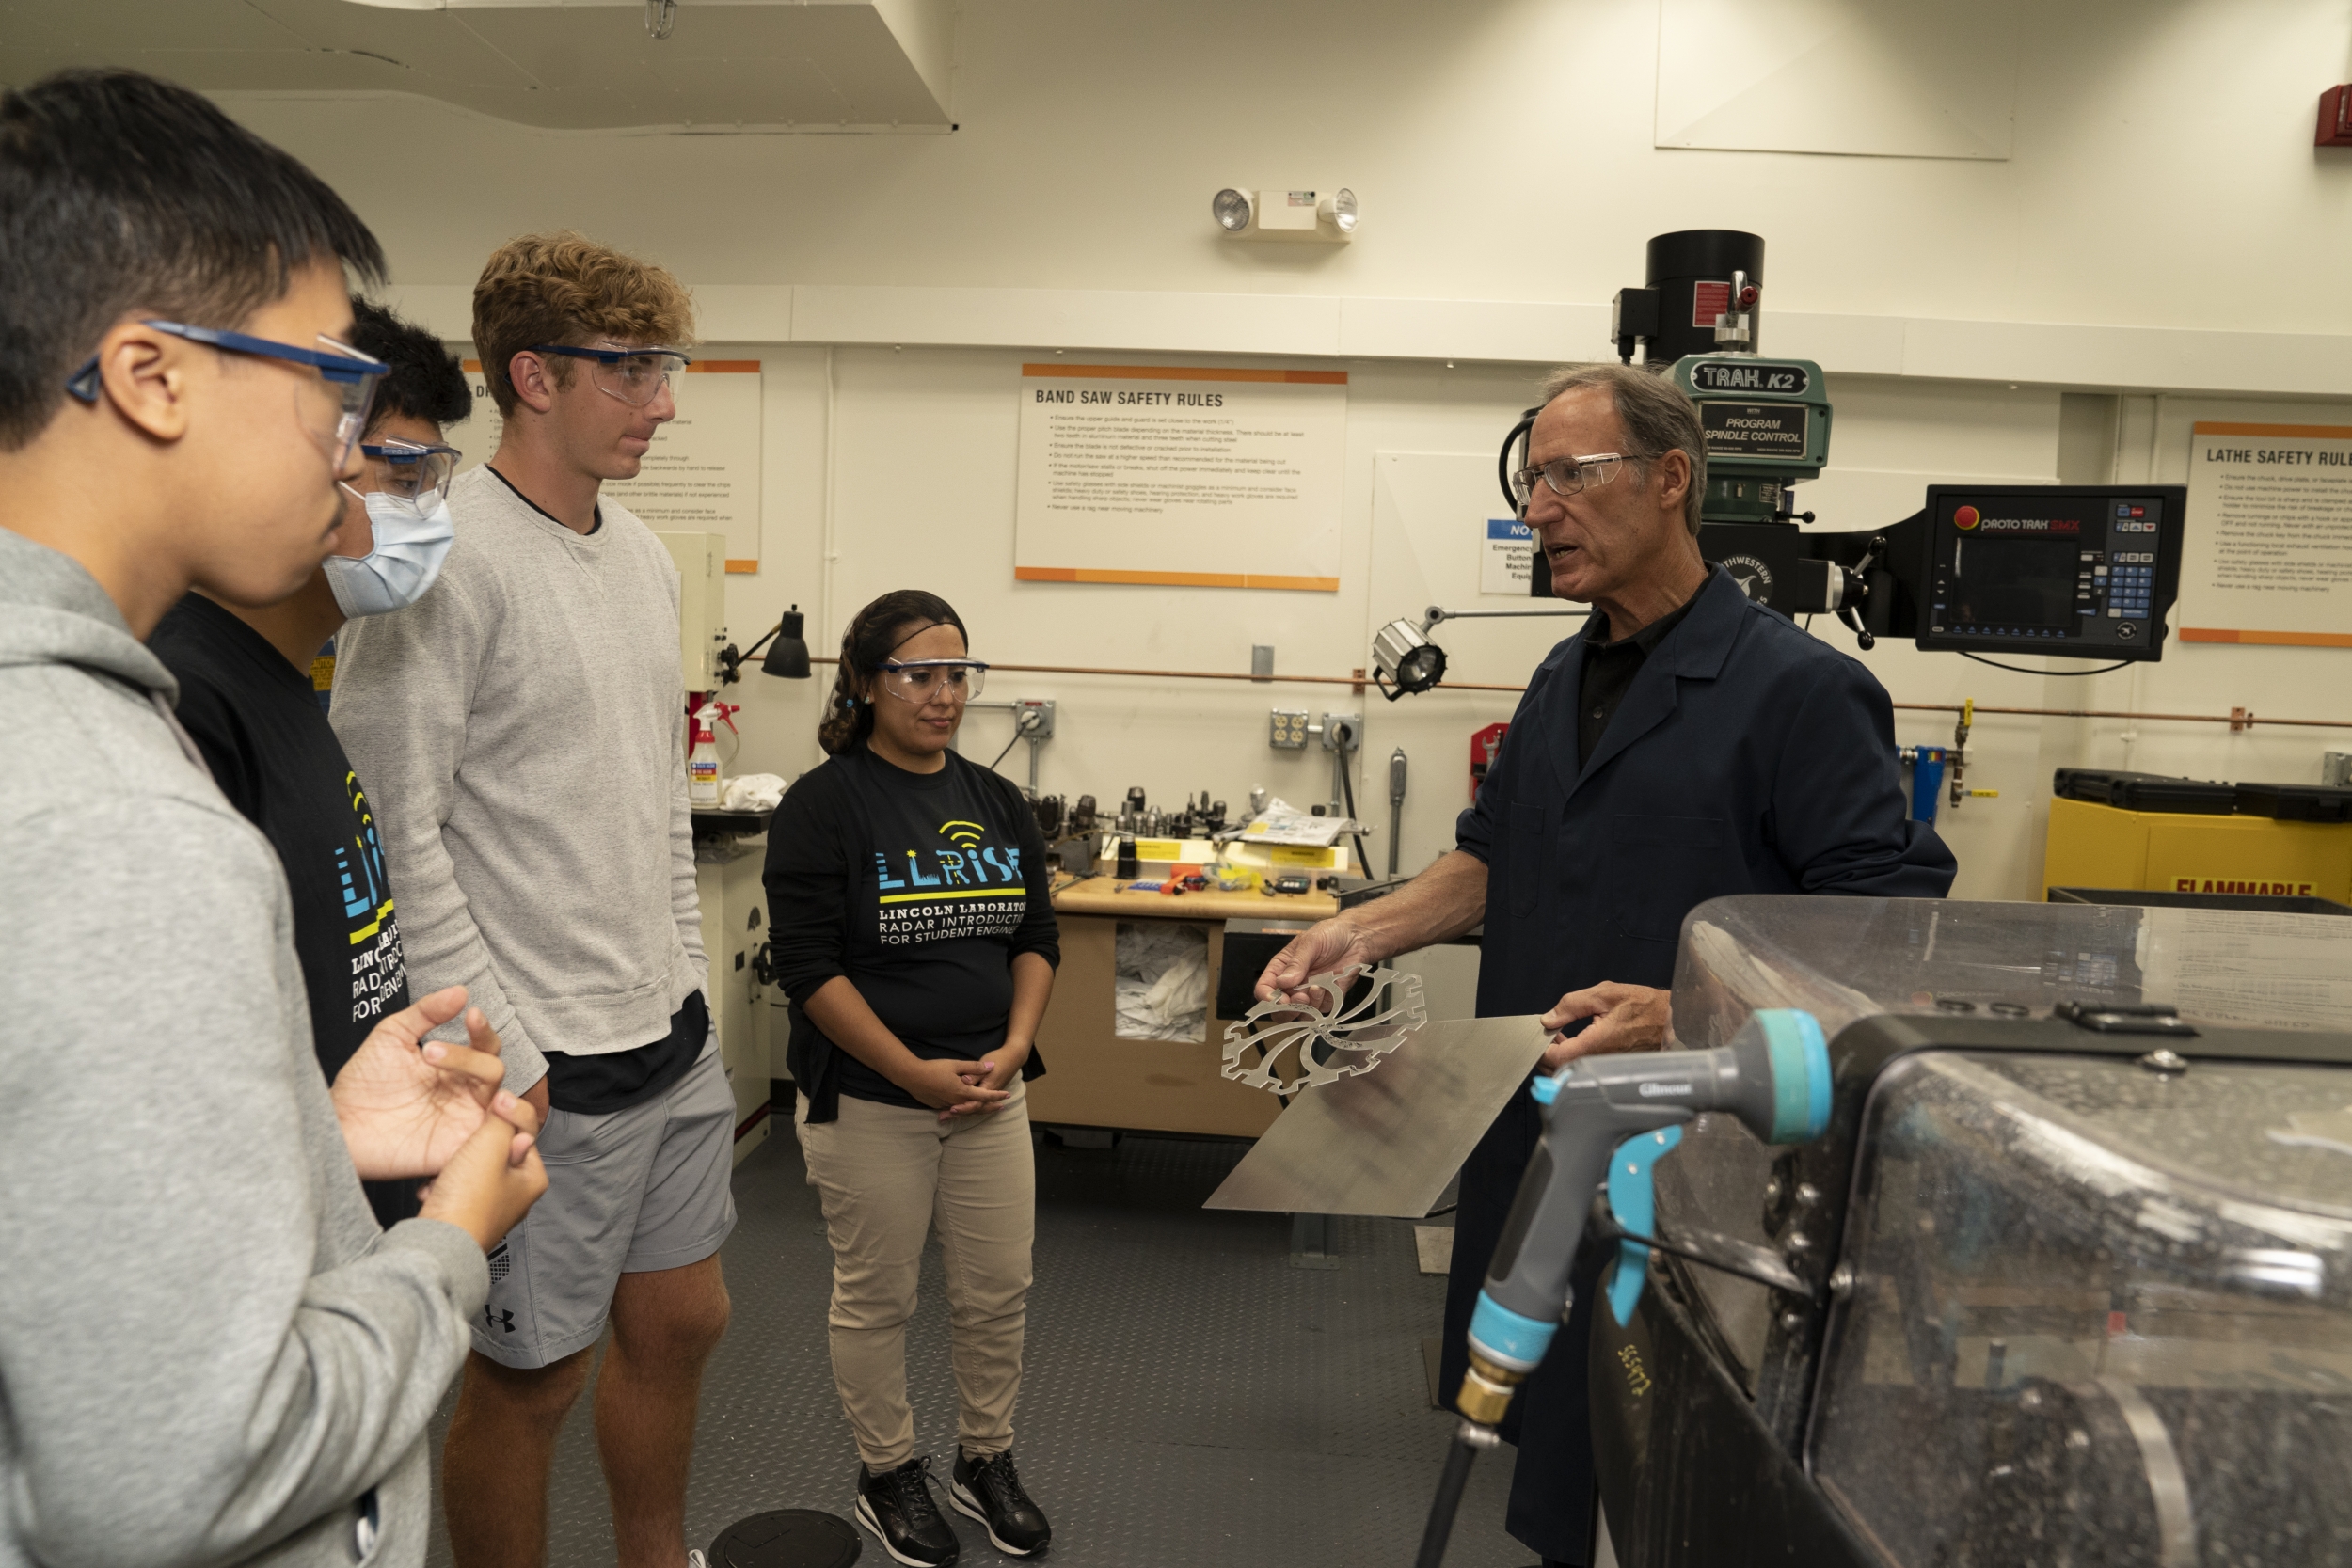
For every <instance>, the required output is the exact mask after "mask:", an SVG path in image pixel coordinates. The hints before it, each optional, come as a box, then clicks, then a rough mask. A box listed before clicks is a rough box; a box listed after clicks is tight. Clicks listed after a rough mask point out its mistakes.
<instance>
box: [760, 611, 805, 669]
mask: <svg viewBox="0 0 2352 1568" xmlns="http://www.w3.org/2000/svg"><path fill="white" fill-rule="evenodd" d="M802 626H803V617H802V614H801V610H800V607H799V606H798V605H795V606H793V607H792V608H791V609H790V610H786V611H785V612H784V622H783V624H782V625H781V626H777V627H776V636H775V641H772V642H771V643H769V644H768V657H765V658H763V659H761V660H760V661H759V673H761V674H763V675H781V676H783V677H784V678H785V679H786V680H788V681H804V680H806V679H808V644H807V643H806V642H805V641H802V638H801V631H802Z"/></svg>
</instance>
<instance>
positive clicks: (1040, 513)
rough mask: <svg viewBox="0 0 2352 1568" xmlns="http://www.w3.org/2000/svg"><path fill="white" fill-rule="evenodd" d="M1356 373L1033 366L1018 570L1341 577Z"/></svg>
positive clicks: (1269, 584)
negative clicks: (1350, 390)
mask: <svg viewBox="0 0 2352 1568" xmlns="http://www.w3.org/2000/svg"><path fill="white" fill-rule="evenodd" d="M1346 446H1347V372H1345V371H1286V370H1263V369H1240V368H1234V369H1223V368H1217V367H1212V366H1191V365H1182V366H1179V365H1063V364H1044V365H1024V366H1022V367H1021V452H1020V483H1019V485H1018V489H1017V497H1018V499H1017V505H1016V509H1015V519H1016V520H1015V527H1014V535H1013V576H1014V577H1015V578H1019V579H1021V580H1022V581H1024V582H1123V583H1139V584H1147V585H1152V586H1161V587H1192V588H1288V589H1306V590H1311V591H1314V592H1320V593H1327V594H1335V593H1337V592H1339V586H1340V481H1341V473H1342V469H1343V465H1344V461H1345V456H1346Z"/></svg>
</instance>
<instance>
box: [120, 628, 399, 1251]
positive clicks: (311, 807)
mask: <svg viewBox="0 0 2352 1568" xmlns="http://www.w3.org/2000/svg"><path fill="white" fill-rule="evenodd" d="M148 647H149V648H150V649H151V650H152V651H153V653H154V655H155V657H157V658H160V659H162V660H163V661H164V665H165V667H166V668H167V669H168V670H170V671H171V673H172V674H173V675H175V676H177V677H178V678H179V681H180V703H179V707H178V714H179V719H180V724H181V727H182V728H183V729H185V730H186V731H187V732H188V736H189V738H191V739H193V740H194V741H195V742H196V744H197V749H198V750H199V751H200V752H203V753H204V761H205V763H206V765H207V766H209V767H210V768H212V770H213V779H214V782H215V783H216V784H219V785H220V789H221V793H222V794H224V795H226V796H228V797H229V803H230V805H232V806H235V807H236V808H237V810H238V811H239V812H240V813H242V814H243V815H244V816H245V817H246V820H247V821H249V822H251V823H252V824H253V825H254V826H255V827H257V828H259V829H261V830H262V836H264V837H265V838H267V839H268V840H269V842H270V847H271V848H273V849H275V850H277V851H278V862H279V863H280V864H282V865H283V866H284V867H285V870H286V887H287V890H288V891H289V892H290V893H291V894H292V895H293V897H294V956H295V958H298V959H299V960H300V961H301V964H302V983H303V987H304V989H305V990H307V991H308V992H309V993H310V1039H311V1045H312V1047H313V1049H314V1050H315V1051H316V1052H317V1053H318V1059H319V1070H320V1071H322V1072H324V1073H326V1079H327V1082H328V1083H330V1084H331V1083H333V1082H334V1080H335V1074H336V1073H338V1072H340V1071H342V1066H343V1064H344V1063H345V1062H347V1061H349V1060H350V1059H351V1055H352V1053H353V1052H355V1051H357V1050H358V1049H359V1044H360V1042H361V1041H362V1040H365V1039H366V1038H367V1037H368V1032H369V1031H370V1030H372V1029H373V1028H374V1027H375V1026H376V1024H377V1023H378V1022H381V1021H382V1020H383V1019H384V1018H386V1017H387V1016H389V1014H392V1013H396V1012H398V1011H400V1009H401V1008H403V1007H405V1006H408V966H407V963H406V960H405V958H403V956H402V954H401V948H400V923H399V921H398V920H397V919H395V918H394V916H393V913H392V894H391V889H390V887H389V884H388V882H387V881H386V879H385V875H384V850H383V847H382V846H381V845H380V844H379V843H378V842H377V839H376V833H375V818H374V816H373V814H372V813H371V812H370V811H369V810H368V798H367V795H366V792H365V791H363V790H362V789H361V788H360V787H359V779H358V775H357V774H355V773H354V772H353V771H352V769H351V759H350V758H348V757H346V756H344V755H343V748H342V742H341V741H339V740H337V739H336V738H335V731H334V729H333V728H332V727H331V726H330V725H329V724H328V723H327V721H326V712H325V711H324V710H323V709H322V708H321V707H320V706H319V701H318V695H317V693H316V692H315V691H313V690H312V689H311V686H310V674H309V673H308V672H306V671H301V670H297V669H295V668H294V666H293V665H291V664H289V663H287V662H286V659H285V657H284V656H283V655H281V654H280V653H278V650H277V649H276V648H273V647H271V646H270V644H269V641H268V640H267V639H265V638H263V637H262V634H261V633H260V632H257V631H255V630H254V629H253V628H252V627H251V626H246V624H245V623H244V622H243V621H240V620H238V619H237V618H236V617H235V616H234V615H231V614H230V613H229V611H228V610H223V609H222V608H221V607H220V606H219V605H217V604H215V603H214V602H213V601H212V600H210V599H208V598H205V597H204V596H203V595H202V594H188V595H187V596H186V597H185V598H183V599H182V600H181V601H180V602H179V603H178V604H176V605H174V606H173V607H172V608H171V610H169V611H168V612H167V613H166V614H165V616H164V618H163V620H162V621H161V622H159V623H158V624H157V626H156V627H155V631H154V635H153V636H151V637H150V638H149V639H148ZM415 1186H416V1184H415V1183H414V1182H409V1181H371V1182H369V1183H367V1189H368V1198H369V1201H370V1202H371V1203H373V1205H374V1206H375V1212H376V1217H377V1218H378V1219H380V1220H382V1221H383V1222H384V1223H385V1224H386V1225H390V1224H392V1223H394V1222H395V1221H398V1220H401V1219H405V1218H407V1217H408V1216H409V1215H411V1214H414V1213H415V1212H417V1204H416V1198H415Z"/></svg>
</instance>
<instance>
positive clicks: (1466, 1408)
mask: <svg viewBox="0 0 2352 1568" xmlns="http://www.w3.org/2000/svg"><path fill="white" fill-rule="evenodd" d="M1525 1376H1526V1374H1525V1373H1524V1372H1515V1371H1512V1370H1509V1369H1508V1368H1505V1367H1498V1366H1496V1365H1495V1364H1494V1363H1493V1362H1491V1361H1489V1360H1487V1359H1486V1357H1485V1356H1483V1355H1481V1354H1478V1350H1477V1347H1476V1346H1472V1347H1471V1348H1470V1370H1468V1371H1466V1372H1464V1373H1463V1374H1462V1391H1461V1392H1460V1393H1458V1394H1456V1395H1455V1396H1454V1409H1456V1410H1458V1411H1460V1412H1461V1413H1462V1414H1463V1415H1465V1416H1467V1417H1469V1418H1470V1419H1471V1420H1473V1421H1476V1422H1477V1423H1478V1424H1479V1425H1481V1426H1488V1427H1491V1426H1496V1425H1499V1424H1500V1423H1501V1422H1502V1413H1503V1412H1504V1411H1506V1410H1508V1409H1509V1408H1510V1407H1511V1392H1512V1390H1513V1389H1515V1388H1517V1387H1518V1386H1519V1381H1520V1379H1522V1378H1523V1377H1525Z"/></svg>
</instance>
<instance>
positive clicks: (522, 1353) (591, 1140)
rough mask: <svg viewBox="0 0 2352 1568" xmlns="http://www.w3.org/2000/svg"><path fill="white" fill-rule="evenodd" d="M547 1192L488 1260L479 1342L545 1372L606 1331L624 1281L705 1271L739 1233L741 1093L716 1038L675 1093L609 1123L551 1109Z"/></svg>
mask: <svg viewBox="0 0 2352 1568" xmlns="http://www.w3.org/2000/svg"><path fill="white" fill-rule="evenodd" d="M539 1154H540V1158H541V1159H543V1160H545V1161H546V1162H547V1167H548V1190H547V1193H546V1195H545V1196H542V1197H541V1198H540V1199H539V1201H538V1202H537V1203H535V1204H533V1205H532V1209H531V1212H530V1213H528V1214H526V1215H524V1216H523V1222H522V1223H521V1224H520V1225H518V1226H516V1227H515V1228H514V1229H513V1230H511V1231H508V1232H507V1235H506V1240H505V1241H504V1242H502V1243H500V1244H499V1246H498V1248H497V1249H496V1250H495V1251H493V1252H492V1253H491V1254H490V1301H489V1305H487V1306H486V1307H484V1308H483V1309H482V1312H481V1314H480V1316H478V1317H477V1318H475V1320H474V1325H473V1346H474V1349H476V1350H478V1351H480V1352H481V1353H482V1354H485V1355H486V1356H488V1357H489V1358H490V1359H491V1360H493V1361H496V1362H498V1363H500V1364H501V1365H502V1366H507V1367H545V1366H548V1365H550V1364H551V1363H554V1362H557V1361H561V1360H562V1359H564V1357H565V1356H567V1355H569V1354H572V1353H573V1352H574V1351H579V1350H585V1349H586V1348H587V1347H588V1346H590V1345H593V1344H595V1343H596V1338H597V1337H598V1336H599V1335H601V1334H602V1333H603V1332H604V1321H605V1314H606V1312H607V1311H608V1310H609V1309H610V1308H611V1307H612V1290H613V1287H614V1286H615V1285H616V1284H618V1283H619V1281H620V1277H621V1275H625V1274H650V1273H652V1272H653V1271H655V1270H657V1269H680V1268H684V1267H685V1266H686V1265H687V1264H689V1263H699V1262H701V1261H702V1260H703V1259H706V1258H707V1257H709V1256H710V1255H711V1254H712V1253H714V1252H716V1251H718V1250H719V1243H722V1242H723V1241H725V1240H726V1239H727V1232H728V1231H730V1230H733V1229H734V1228H735V1193H734V1190H733V1187H732V1185H731V1183H730V1178H731V1177H732V1176H733V1174H734V1170H735V1091H734V1089H733V1088H731V1087H730V1086H729V1085H728V1084H727V1075H726V1069H725V1068H724V1067H723V1065H721V1063H720V1060H719V1041H718V1037H716V1036H713V1037H711V1040H710V1043H709V1044H707V1045H706V1046H704V1047H703V1053H702V1055H701V1056H699V1057H698V1058H696V1059H695V1062H694V1065H693V1066H692V1067H691V1068H689V1069H687V1070H686V1076H685V1077H683V1078H681V1079H679V1080H678V1081H677V1082H676V1083H675V1084H673V1085H670V1087H669V1089H668V1091H667V1092H666V1093H663V1094H660V1095H657V1096H656V1097H654V1098H653V1099H651V1100H648V1101H644V1103H643V1104H639V1105H631V1106H630V1107H629V1108H628V1110H626V1111H614V1112H612V1113H611V1114H610V1115H608V1116H601V1117H591V1116H581V1115H580V1114H578V1113H576V1112H572V1111H550V1112H549V1113H548V1124H547V1126H546V1128H545V1129H543V1130H542V1131H541V1132H540V1134H539Z"/></svg>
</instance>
